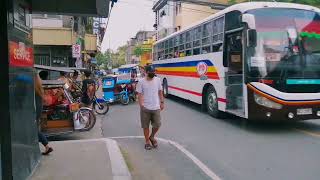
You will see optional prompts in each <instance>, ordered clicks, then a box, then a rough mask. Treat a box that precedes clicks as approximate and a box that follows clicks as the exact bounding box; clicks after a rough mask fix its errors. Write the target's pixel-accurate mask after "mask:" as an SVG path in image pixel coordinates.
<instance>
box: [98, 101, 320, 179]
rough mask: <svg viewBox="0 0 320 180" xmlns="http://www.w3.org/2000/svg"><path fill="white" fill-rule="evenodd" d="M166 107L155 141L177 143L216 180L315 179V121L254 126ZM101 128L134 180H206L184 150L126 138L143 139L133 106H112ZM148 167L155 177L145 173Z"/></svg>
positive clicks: (182, 105)
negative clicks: (148, 145)
mask: <svg viewBox="0 0 320 180" xmlns="http://www.w3.org/2000/svg"><path fill="white" fill-rule="evenodd" d="M165 105H166V106H165V110H164V111H163V113H162V128H161V129H160V133H159V137H161V138H163V139H166V140H172V141H174V142H176V143H178V144H180V145H182V147H184V148H185V149H186V150H188V151H189V152H190V153H191V154H193V155H194V156H195V157H196V158H198V159H199V160H200V161H201V162H202V163H203V164H204V165H206V166H207V167H208V168H209V169H210V170H211V171H212V172H214V173H215V174H216V175H217V176H219V177H220V178H221V179H224V180H234V179H236V180H256V179H259V180H264V179H265V180H267V179H268V180H269V179H279V180H284V179H290V180H291V179H304V180H317V179H319V175H320V172H319V167H320V156H319V149H320V121H316V120H315V121H305V122H301V123H292V124H265V123H264V124H259V123H250V122H247V121H245V120H241V119H239V118H237V117H231V116H230V117H228V118H226V119H215V118H212V117H210V116H209V115H207V114H206V113H204V112H201V110H200V106H199V105H196V104H194V103H191V102H189V101H185V100H182V99H179V98H176V97H171V98H170V99H166V103H165ZM102 130H103V136H104V137H120V138H115V140H117V141H118V143H119V144H120V147H121V148H122V150H123V151H124V152H123V153H124V154H125V157H126V158H127V161H129V162H127V163H128V164H129V169H130V166H132V167H131V170H132V171H133V172H132V175H133V178H134V179H138V178H139V179H148V177H149V179H207V178H208V177H207V176H205V175H204V173H203V172H202V171H201V170H200V169H199V166H197V165H196V164H194V163H192V161H191V160H190V159H189V158H188V157H187V156H186V155H185V154H184V153H183V152H181V151H179V150H175V151H174V153H173V150H172V149H173V147H168V145H167V144H163V143H160V146H159V149H158V150H153V151H152V152H146V151H145V150H144V149H143V148H144V147H143V145H144V142H143V140H142V139H141V138H138V137H137V138H134V137H125V136H142V131H141V128H140V120H139V107H138V105H137V103H135V104H130V105H128V106H122V105H112V106H111V108H110V111H109V112H108V114H107V115H106V116H104V117H103V121H102ZM170 148H171V150H172V151H171V150H170ZM177 156H179V157H177ZM188 159H189V160H188ZM130 161H131V162H130ZM172 163H174V165H175V166H174V171H175V172H172V171H173V169H172V167H173V164H172ZM149 164H150V165H149ZM192 164H193V165H192ZM160 166H162V167H160ZM146 167H147V168H146ZM141 168H145V169H144V170H143V171H140V170H139V169H141ZM150 169H151V170H154V171H153V173H157V174H156V175H154V176H150V175H144V174H148V173H150V172H149V171H148V170H150ZM191 169H193V170H192V171H191ZM150 177H151V178H150ZM186 177H189V178H186ZM190 177H194V178H190Z"/></svg>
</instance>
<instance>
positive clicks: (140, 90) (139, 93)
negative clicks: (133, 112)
mask: <svg viewBox="0 0 320 180" xmlns="http://www.w3.org/2000/svg"><path fill="white" fill-rule="evenodd" d="M136 91H137V93H138V102H139V105H140V108H143V100H144V99H143V98H144V97H143V92H142V84H141V82H140V81H139V82H138V84H137V87H136Z"/></svg>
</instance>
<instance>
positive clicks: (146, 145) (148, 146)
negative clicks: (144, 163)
mask: <svg viewBox="0 0 320 180" xmlns="http://www.w3.org/2000/svg"><path fill="white" fill-rule="evenodd" d="M144 148H145V149H146V150H151V149H152V146H151V145H150V144H145V145H144Z"/></svg>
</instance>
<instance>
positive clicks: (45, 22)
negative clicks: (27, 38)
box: [32, 19, 63, 28]
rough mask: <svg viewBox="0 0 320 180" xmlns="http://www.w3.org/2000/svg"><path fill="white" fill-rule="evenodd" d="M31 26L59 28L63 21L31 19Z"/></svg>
mask: <svg viewBox="0 0 320 180" xmlns="http://www.w3.org/2000/svg"><path fill="white" fill-rule="evenodd" d="M32 26H33V27H51V28H60V27H63V22H62V19H32Z"/></svg>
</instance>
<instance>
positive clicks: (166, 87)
mask: <svg viewBox="0 0 320 180" xmlns="http://www.w3.org/2000/svg"><path fill="white" fill-rule="evenodd" d="M162 89H163V96H164V97H165V98H167V97H169V91H168V90H169V88H168V81H167V79H163V83H162Z"/></svg>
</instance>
